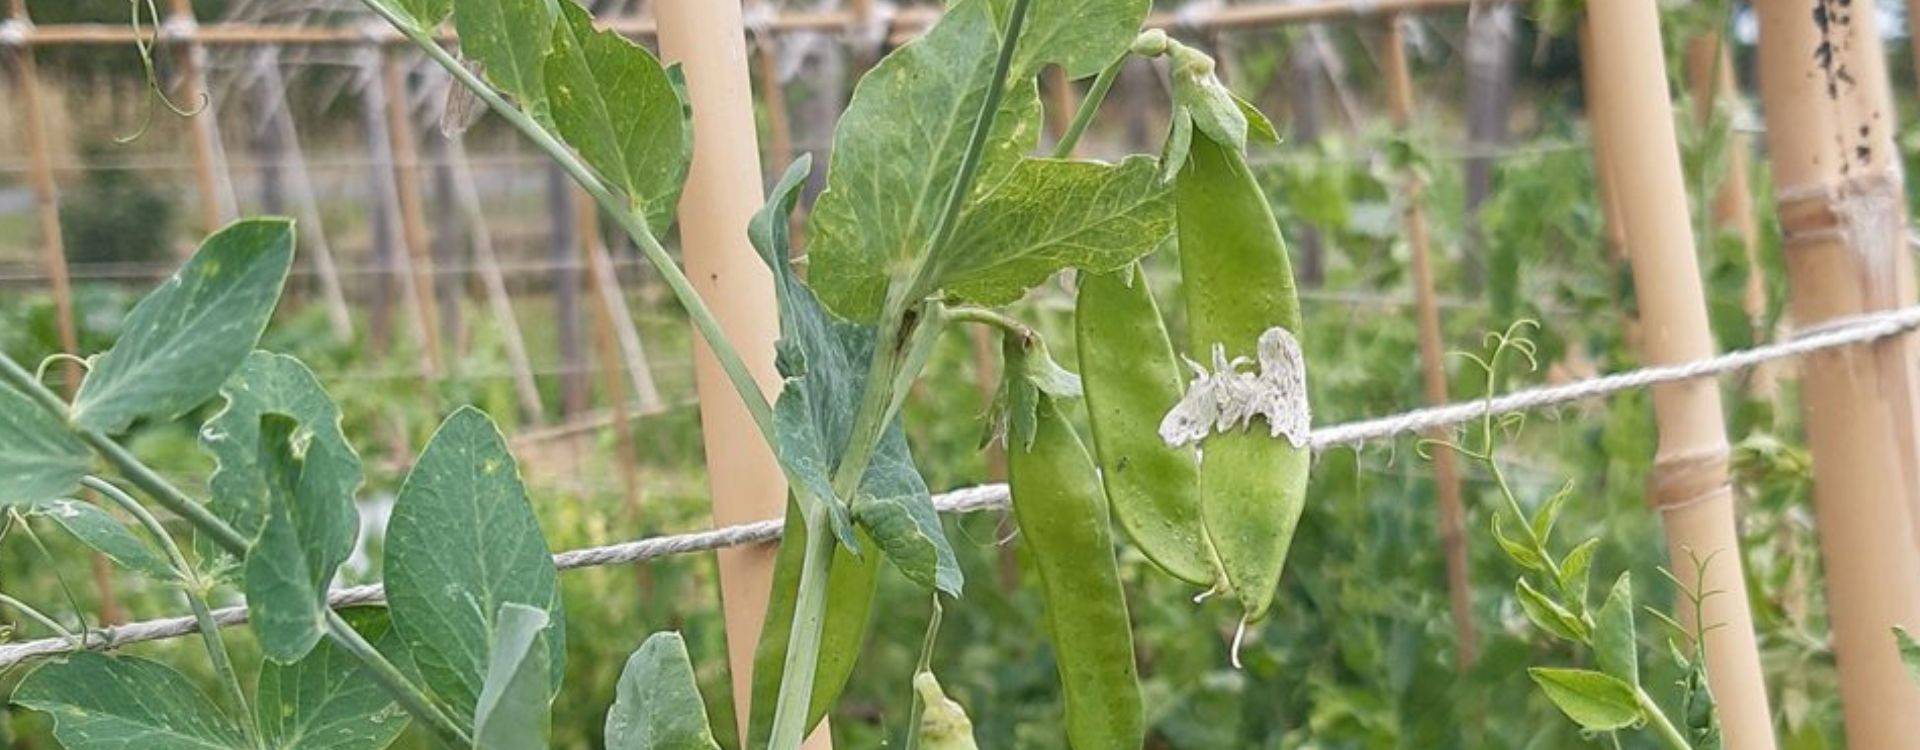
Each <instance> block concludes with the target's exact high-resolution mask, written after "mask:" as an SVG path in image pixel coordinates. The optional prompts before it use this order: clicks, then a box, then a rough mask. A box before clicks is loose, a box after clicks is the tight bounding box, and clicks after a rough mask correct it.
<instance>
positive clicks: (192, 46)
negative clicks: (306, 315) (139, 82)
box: [167, 0, 239, 234]
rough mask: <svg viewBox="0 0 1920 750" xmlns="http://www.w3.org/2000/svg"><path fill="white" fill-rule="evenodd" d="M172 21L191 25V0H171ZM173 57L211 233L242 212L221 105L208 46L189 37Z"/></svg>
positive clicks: (202, 205) (204, 221)
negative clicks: (210, 88) (226, 151)
mask: <svg viewBox="0 0 1920 750" xmlns="http://www.w3.org/2000/svg"><path fill="white" fill-rule="evenodd" d="M167 14H168V16H169V17H168V20H167V22H168V23H169V24H173V25H175V26H177V27H179V28H183V29H192V28H194V26H195V21H194V18H193V3H192V2H191V0H168V3H167ZM174 61H175V64H177V65H179V66H180V104H181V105H182V106H185V107H186V108H187V109H188V110H189V111H193V112H195V115H194V116H193V117H189V118H187V124H188V129H189V138H188V141H189V147H190V148H189V150H190V151H192V152H193V176H194V181H195V183H196V184H197V185H198V186H199V189H200V223H201V225H202V226H201V229H202V230H204V231H206V232H208V233H209V234H211V233H212V232H215V231H217V230H219V229H220V228H221V227H222V226H225V225H226V223H227V222H229V221H232V220H234V219H235V218H236V217H238V216H239V211H238V210H237V209H236V208H235V207H234V199H233V185H232V183H230V182H228V181H227V172H226V167H225V165H224V162H225V161H226V160H225V158H223V154H222V150H221V146H220V122H219V118H218V115H217V113H218V109H217V108H215V107H214V106H213V102H212V100H211V99H210V98H208V93H207V71H206V63H207V49H206V48H205V47H202V46H200V44H199V43H197V42H193V41H186V42H182V43H180V44H176V45H174Z"/></svg>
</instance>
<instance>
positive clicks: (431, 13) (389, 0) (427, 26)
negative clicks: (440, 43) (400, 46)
mask: <svg viewBox="0 0 1920 750" xmlns="http://www.w3.org/2000/svg"><path fill="white" fill-rule="evenodd" d="M367 1H368V2H370V3H372V4H374V5H376V6H379V7H380V8H382V9H384V10H386V11H387V12H389V13H392V14H394V15H396V16H399V17H400V19H401V20H403V21H405V22H406V23H407V24H408V25H410V26H411V27H412V30H414V31H422V32H432V31H434V30H436V29H437V28H438V27H439V26H440V22H441V21H445V20H447V14H449V13H452V12H453V0H367Z"/></svg>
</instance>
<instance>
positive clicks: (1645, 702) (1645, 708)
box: [1633, 687, 1693, 750]
mask: <svg viewBox="0 0 1920 750" xmlns="http://www.w3.org/2000/svg"><path fill="white" fill-rule="evenodd" d="M1633 698H1634V700H1635V701H1637V702H1638V703H1639V704H1640V713H1642V714H1645V715H1646V717H1647V724H1648V725H1650V726H1652V727H1653V733H1654V734H1655V735H1657V736H1658V737H1659V738H1660V743H1661V744H1663V745H1665V746H1666V747H1667V748H1668V750H1693V745H1692V743H1689V742H1687V737H1686V735H1683V734H1681V733H1680V730H1679V728H1677V727H1675V726H1674V725H1673V722H1672V721H1670V720H1668V719H1667V713H1666V712H1665V711H1662V710H1660V704H1658V703H1655V702H1653V696H1651V695H1648V694H1647V691H1646V689H1645V688H1638V687H1636V688H1634V689H1633Z"/></svg>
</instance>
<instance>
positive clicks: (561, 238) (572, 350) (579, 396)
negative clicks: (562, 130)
mask: <svg viewBox="0 0 1920 750" xmlns="http://www.w3.org/2000/svg"><path fill="white" fill-rule="evenodd" d="M573 213H574V208H573V183H571V182H569V181H568V180H567V175H566V173H565V172H563V171H561V170H560V167H559V166H557V165H555V166H550V167H548V168H547V220H548V222H549V225H548V226H549V227H550V228H551V231H549V232H548V243H549V245H548V249H547V252H548V258H549V259H551V260H552V262H553V317H554V327H555V328H557V329H558V330H557V331H555V332H554V336H555V338H557V339H558V341H557V342H556V343H557V344H559V348H560V361H561V376H560V378H561V383H562V387H561V390H560V413H561V414H562V415H564V416H568V417H572V416H574V415H577V414H580V413H583V412H585V411H586V410H587V399H588V397H589V396H591V395H592V394H591V393H589V390H590V387H591V384H590V383H589V382H588V381H589V378H588V377H587V375H588V373H587V367H586V362H587V352H586V345H585V343H584V342H582V341H581V340H580V339H581V334H580V265H581V264H580V262H579V260H578V257H579V253H577V252H576V251H575V250H574V247H573V243H574V237H573V235H574V231H573V230H574V221H573Z"/></svg>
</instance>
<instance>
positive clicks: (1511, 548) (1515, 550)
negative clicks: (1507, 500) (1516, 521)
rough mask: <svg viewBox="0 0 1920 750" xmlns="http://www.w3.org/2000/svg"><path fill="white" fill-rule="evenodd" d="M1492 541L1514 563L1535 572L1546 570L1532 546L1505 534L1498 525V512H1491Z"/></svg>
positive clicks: (1543, 562) (1545, 565)
mask: <svg viewBox="0 0 1920 750" xmlns="http://www.w3.org/2000/svg"><path fill="white" fill-rule="evenodd" d="M1493 541H1494V542H1495V543H1497V544H1499V545H1500V549H1502V550H1504V551H1505V552H1506V553H1507V557H1508V558H1509V559H1511V560H1513V563H1514V564H1515V565H1518V566H1520V567H1522V568H1526V569H1527V570H1531V571H1533V572H1535V573H1545V572H1547V564H1546V562H1545V561H1543V560H1541V559H1540V553H1538V552H1535V551H1534V549H1533V547H1532V546H1530V545H1528V544H1526V543H1524V542H1521V541H1519V540H1517V539H1514V538H1512V537H1509V536H1507V532H1506V530H1505V529H1503V528H1502V527H1501V526H1500V514H1499V513H1494V514H1493Z"/></svg>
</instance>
